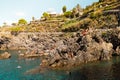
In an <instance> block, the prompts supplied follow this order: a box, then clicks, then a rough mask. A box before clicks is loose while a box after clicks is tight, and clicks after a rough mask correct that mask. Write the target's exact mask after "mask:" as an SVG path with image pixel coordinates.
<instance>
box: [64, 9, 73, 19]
mask: <svg viewBox="0 0 120 80" xmlns="http://www.w3.org/2000/svg"><path fill="white" fill-rule="evenodd" d="M71 15H72V12H71V11H67V12H65V13H64V16H65V17H67V18H70V17H71Z"/></svg>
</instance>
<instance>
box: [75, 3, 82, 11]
mask: <svg viewBox="0 0 120 80" xmlns="http://www.w3.org/2000/svg"><path fill="white" fill-rule="evenodd" d="M76 9H77V11H78V12H80V11H81V10H82V8H81V6H80V5H79V4H77V6H76Z"/></svg>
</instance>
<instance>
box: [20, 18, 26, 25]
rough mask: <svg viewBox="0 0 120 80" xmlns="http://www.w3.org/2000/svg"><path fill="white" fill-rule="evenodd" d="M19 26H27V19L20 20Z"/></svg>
mask: <svg viewBox="0 0 120 80" xmlns="http://www.w3.org/2000/svg"><path fill="white" fill-rule="evenodd" d="M18 24H19V25H25V24H27V21H26V20H25V19H20V20H19V21H18Z"/></svg>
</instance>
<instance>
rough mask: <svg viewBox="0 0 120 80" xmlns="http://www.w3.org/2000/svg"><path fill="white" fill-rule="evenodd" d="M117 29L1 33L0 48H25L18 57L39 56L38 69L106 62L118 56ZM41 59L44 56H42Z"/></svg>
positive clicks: (119, 52) (119, 33) (119, 41)
mask: <svg viewBox="0 0 120 80" xmlns="http://www.w3.org/2000/svg"><path fill="white" fill-rule="evenodd" d="M119 35H120V30H118V29H116V30H114V29H108V30H106V29H98V30H88V31H85V30H82V31H80V32H75V33H62V32H59V33H58V32H57V33H38V32H36V33H30V32H20V33H14V34H13V33H10V32H9V33H6V34H5V33H4V34H2V33H1V35H0V48H1V49H27V51H26V53H24V54H20V56H22V57H27V58H29V57H41V58H42V63H41V64H40V65H41V66H48V67H52V68H59V67H65V68H66V67H69V66H74V65H79V64H81V63H87V62H89V61H97V60H110V58H111V57H112V55H119V54H120V40H119V39H120V36H119ZM42 56H44V57H42Z"/></svg>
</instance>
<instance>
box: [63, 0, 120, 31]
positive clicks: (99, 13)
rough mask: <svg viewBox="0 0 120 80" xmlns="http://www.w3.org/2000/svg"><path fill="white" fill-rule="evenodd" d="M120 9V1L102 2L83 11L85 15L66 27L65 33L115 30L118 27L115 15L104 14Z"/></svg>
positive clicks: (104, 0)
mask: <svg viewBox="0 0 120 80" xmlns="http://www.w3.org/2000/svg"><path fill="white" fill-rule="evenodd" d="M114 9H120V1H119V0H103V1H102V0H100V1H99V2H95V3H93V4H92V5H90V6H87V7H86V8H85V9H84V10H83V15H82V16H81V18H80V19H79V20H77V21H76V22H72V23H71V25H70V24H68V25H65V26H66V27H65V28H64V29H63V31H66V32H67V31H78V30H80V29H81V28H84V29H86V28H102V29H103V28H114V27H116V26H117V25H118V22H117V18H116V15H115V14H104V11H108V10H114Z"/></svg>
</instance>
